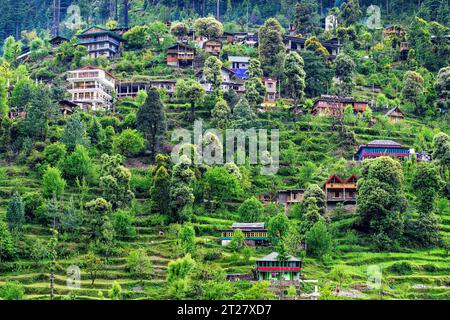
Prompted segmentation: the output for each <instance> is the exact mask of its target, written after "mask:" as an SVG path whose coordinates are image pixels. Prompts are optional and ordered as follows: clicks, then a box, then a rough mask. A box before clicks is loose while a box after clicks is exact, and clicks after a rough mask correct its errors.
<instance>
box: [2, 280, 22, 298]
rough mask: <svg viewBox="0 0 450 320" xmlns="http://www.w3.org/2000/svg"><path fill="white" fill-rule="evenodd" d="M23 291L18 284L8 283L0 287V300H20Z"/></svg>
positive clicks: (14, 282) (15, 282)
mask: <svg viewBox="0 0 450 320" xmlns="http://www.w3.org/2000/svg"><path fill="white" fill-rule="evenodd" d="M24 295H25V289H24V288H23V285H22V284H21V283H20V282H17V281H13V282H11V281H8V282H6V283H5V284H4V285H3V286H1V287H0V298H2V299H4V300H22V299H23V296H24Z"/></svg>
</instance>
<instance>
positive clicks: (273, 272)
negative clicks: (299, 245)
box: [256, 252, 302, 281]
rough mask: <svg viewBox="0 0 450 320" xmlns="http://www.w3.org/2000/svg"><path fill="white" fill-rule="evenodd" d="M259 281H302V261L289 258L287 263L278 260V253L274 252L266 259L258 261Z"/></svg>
mask: <svg viewBox="0 0 450 320" xmlns="http://www.w3.org/2000/svg"><path fill="white" fill-rule="evenodd" d="M256 270H257V276H258V280H277V281H280V280H284V281H298V280H300V275H301V270H302V261H301V260H299V259H297V258H295V257H292V256H289V257H288V259H286V260H285V261H281V260H280V259H279V258H278V252H272V253H271V254H268V255H267V256H265V257H264V258H261V259H258V260H256Z"/></svg>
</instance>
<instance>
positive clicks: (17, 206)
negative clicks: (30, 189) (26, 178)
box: [6, 191, 25, 230]
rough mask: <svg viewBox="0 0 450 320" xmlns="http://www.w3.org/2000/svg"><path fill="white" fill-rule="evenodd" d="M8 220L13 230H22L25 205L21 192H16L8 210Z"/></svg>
mask: <svg viewBox="0 0 450 320" xmlns="http://www.w3.org/2000/svg"><path fill="white" fill-rule="evenodd" d="M6 220H7V221H8V225H9V228H10V229H11V230H21V229H22V226H23V224H24V223H25V207H24V204H23V201H22V198H21V197H20V195H19V193H18V192H17V191H16V192H14V194H13V196H12V198H11V199H10V200H9V203H8V209H7V210H6Z"/></svg>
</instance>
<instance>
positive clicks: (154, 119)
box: [136, 88, 167, 158]
mask: <svg viewBox="0 0 450 320" xmlns="http://www.w3.org/2000/svg"><path fill="white" fill-rule="evenodd" d="M136 124H137V128H138V130H139V131H141V132H142V133H143V134H144V137H145V139H146V140H147V147H148V150H149V151H150V155H151V157H152V158H154V157H155V156H156V154H157V153H160V152H161V150H162V147H163V143H164V134H165V132H166V130H167V124H166V115H165V113H164V105H163V103H162V102H161V98H160V96H159V93H158V91H157V90H156V89H155V88H152V89H150V91H149V92H148V93H147V99H146V100H145V103H144V104H143V105H142V106H141V107H139V110H138V112H137V114H136Z"/></svg>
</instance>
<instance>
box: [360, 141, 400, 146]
mask: <svg viewBox="0 0 450 320" xmlns="http://www.w3.org/2000/svg"><path fill="white" fill-rule="evenodd" d="M367 146H389V147H401V146H402V145H401V144H400V143H398V142H395V141H392V140H373V141H372V142H369V143H368V144H367Z"/></svg>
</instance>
